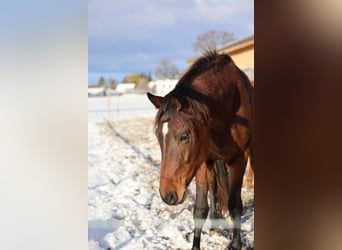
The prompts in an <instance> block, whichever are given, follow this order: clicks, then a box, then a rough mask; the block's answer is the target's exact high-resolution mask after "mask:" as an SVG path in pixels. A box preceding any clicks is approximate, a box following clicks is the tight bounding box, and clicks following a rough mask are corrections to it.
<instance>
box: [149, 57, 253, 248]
mask: <svg viewBox="0 0 342 250" xmlns="http://www.w3.org/2000/svg"><path fill="white" fill-rule="evenodd" d="M147 96H148V98H149V100H150V101H151V102H152V103H153V104H154V106H155V107H156V108H157V109H158V112H157V115H156V119H155V133H156V136H157V138H158V141H159V144H160V148H161V155H162V160H161V169H160V187H159V191H160V195H161V198H162V200H163V201H164V202H166V203H167V204H169V205H177V204H181V203H182V202H183V201H184V199H185V191H186V188H187V186H188V185H189V183H190V182H191V180H192V179H193V177H194V176H196V201H195V208H194V221H195V230H194V239H193V247H192V249H200V237H201V232H202V227H203V224H204V221H205V219H206V217H207V215H208V212H209V205H208V198H207V197H208V191H211V192H212V194H213V195H212V198H211V199H210V203H211V208H212V209H213V210H214V212H213V213H212V214H215V213H216V214H217V212H218V213H220V212H222V211H217V210H224V209H228V210H229V213H230V216H231V218H232V221H233V225H234V228H233V240H232V242H231V243H230V244H229V246H228V248H229V249H241V246H242V244H241V237H240V227H241V222H240V220H241V214H242V208H243V207H242V200H241V186H242V181H243V175H244V172H245V168H246V162H247V157H248V155H250V156H251V164H253V162H254V160H253V159H254V154H253V144H254V143H253V142H254V139H253V102H254V101H253V100H254V94H253V87H252V86H251V84H250V82H249V80H248V78H247V76H246V75H245V74H244V73H243V72H242V71H241V70H240V69H239V68H238V67H237V66H236V65H235V64H234V62H233V61H232V59H231V58H230V57H229V56H228V55H222V54H218V53H217V52H216V51H209V52H206V53H205V55H204V56H202V57H200V58H198V59H197V60H196V62H195V63H194V64H193V65H192V66H191V67H190V68H189V69H188V71H187V72H186V73H185V74H184V75H183V77H181V79H180V80H179V82H178V83H177V85H176V87H175V88H174V89H173V90H172V91H171V92H170V93H168V94H167V95H166V96H165V97H160V96H155V95H153V94H151V93H147ZM226 166H228V167H227V168H226ZM228 173H229V174H228ZM228 178H229V181H228ZM228 190H229V192H228ZM215 202H217V204H215Z"/></svg>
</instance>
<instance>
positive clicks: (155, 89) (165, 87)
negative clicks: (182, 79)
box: [148, 79, 178, 96]
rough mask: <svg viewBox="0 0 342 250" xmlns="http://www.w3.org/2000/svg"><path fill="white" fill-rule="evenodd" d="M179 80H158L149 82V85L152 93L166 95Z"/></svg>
mask: <svg viewBox="0 0 342 250" xmlns="http://www.w3.org/2000/svg"><path fill="white" fill-rule="evenodd" d="M177 82H178V80H177V79H164V80H156V81H151V82H149V84H148V87H149V89H150V91H151V92H152V93H154V94H156V95H160V96H165V95H166V94H167V93H169V92H170V91H171V90H172V89H173V88H174V87H175V86H176V84H177Z"/></svg>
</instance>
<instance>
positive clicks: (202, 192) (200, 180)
mask: <svg viewBox="0 0 342 250" xmlns="http://www.w3.org/2000/svg"><path fill="white" fill-rule="evenodd" d="M207 171H208V168H207V165H206V163H203V164H202V165H201V166H200V167H199V169H198V171H197V173H196V201H195V208H194V224H195V230H194V240H193V244H192V250H200V242H201V233H202V227H203V224H204V222H205V219H206V218H207V215H208V211H209V206H208V198H207V195H208V179H207Z"/></svg>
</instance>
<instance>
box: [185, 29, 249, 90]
mask: <svg viewBox="0 0 342 250" xmlns="http://www.w3.org/2000/svg"><path fill="white" fill-rule="evenodd" d="M217 52H218V53H223V54H227V55H229V56H230V57H231V58H232V59H233V61H234V63H235V64H236V65H237V66H238V67H239V68H240V69H241V70H242V71H244V72H245V73H246V74H247V76H248V78H249V80H250V81H251V83H252V84H253V85H254V34H253V35H250V36H247V37H244V38H242V39H239V40H235V41H232V42H229V43H226V44H224V45H222V46H220V47H218V48H217ZM195 60H196V59H195V58H192V59H190V60H189V61H188V63H189V64H190V65H191V64H192V63H193V62H194V61H195Z"/></svg>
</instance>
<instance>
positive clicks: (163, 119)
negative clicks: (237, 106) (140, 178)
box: [147, 93, 209, 205]
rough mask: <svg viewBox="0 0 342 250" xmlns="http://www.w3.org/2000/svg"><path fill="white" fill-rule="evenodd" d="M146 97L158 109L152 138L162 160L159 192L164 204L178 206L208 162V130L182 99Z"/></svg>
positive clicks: (149, 95) (150, 95)
mask: <svg viewBox="0 0 342 250" xmlns="http://www.w3.org/2000/svg"><path fill="white" fill-rule="evenodd" d="M147 95H148V98H149V100H150V101H151V102H152V104H153V105H154V106H155V107H156V108H157V109H159V110H158V113H157V116H156V120H155V134H156V136H157V138H158V142H159V145H160V149H161V157H162V159H161V168H160V186H159V192H160V195H161V198H162V200H163V201H164V202H165V203H167V204H169V205H177V204H181V203H182V202H183V201H184V199H185V191H186V188H187V186H188V185H189V183H190V182H191V180H192V179H193V177H194V176H195V174H196V171H197V169H198V167H199V166H200V164H201V163H203V162H204V161H205V160H206V158H207V155H208V150H209V141H208V132H207V128H206V126H204V124H203V123H202V122H201V121H199V120H198V119H197V117H196V116H194V115H193V114H191V113H192V112H191V111H190V109H191V108H190V106H189V103H188V102H187V100H186V99H185V98H177V97H175V96H165V97H160V96H155V95H152V94H150V93H148V94H147Z"/></svg>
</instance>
